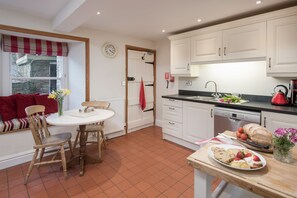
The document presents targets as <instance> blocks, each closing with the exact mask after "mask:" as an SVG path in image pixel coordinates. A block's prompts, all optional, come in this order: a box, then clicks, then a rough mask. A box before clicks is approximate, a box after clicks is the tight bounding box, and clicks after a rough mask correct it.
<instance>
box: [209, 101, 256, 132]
mask: <svg viewBox="0 0 297 198" xmlns="http://www.w3.org/2000/svg"><path fill="white" fill-rule="evenodd" d="M260 122H261V113H260V112H255V111H247V110H237V109H229V108H223V107H215V108H214V132H215V136H217V135H218V134H219V133H223V132H224V131H226V130H229V131H237V129H238V128H239V127H242V126H244V125H245V124H249V123H256V124H260Z"/></svg>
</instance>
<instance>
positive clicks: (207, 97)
mask: <svg viewBox="0 0 297 198" xmlns="http://www.w3.org/2000/svg"><path fill="white" fill-rule="evenodd" d="M186 98H188V99H193V100H215V98H214V97H212V96H187V97H186Z"/></svg>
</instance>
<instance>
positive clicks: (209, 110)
mask: <svg viewBox="0 0 297 198" xmlns="http://www.w3.org/2000/svg"><path fill="white" fill-rule="evenodd" d="M213 109H214V106H213V105H209V104H202V103H195V102H183V139H184V140H186V141H189V142H193V143H194V142H196V141H197V140H204V139H209V138H211V137H213V136H214V118H213Z"/></svg>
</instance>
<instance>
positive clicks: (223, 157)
mask: <svg viewBox="0 0 297 198" xmlns="http://www.w3.org/2000/svg"><path fill="white" fill-rule="evenodd" d="M213 153H214V158H215V159H217V160H219V161H221V162H223V163H225V164H229V163H230V162H231V161H232V160H233V159H234V157H232V156H230V155H229V154H228V152H227V151H226V150H225V149H214V150H213Z"/></svg>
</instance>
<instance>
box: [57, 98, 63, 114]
mask: <svg viewBox="0 0 297 198" xmlns="http://www.w3.org/2000/svg"><path fill="white" fill-rule="evenodd" d="M58 115H59V116H62V115H63V98H59V99H58Z"/></svg>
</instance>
